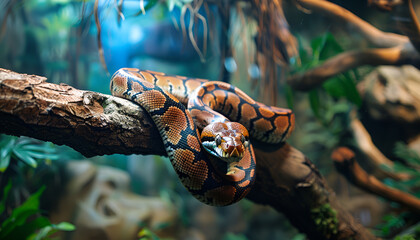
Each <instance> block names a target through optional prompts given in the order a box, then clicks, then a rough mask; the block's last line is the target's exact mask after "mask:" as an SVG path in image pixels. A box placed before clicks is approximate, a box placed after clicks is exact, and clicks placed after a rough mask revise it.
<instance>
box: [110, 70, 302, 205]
mask: <svg viewBox="0 0 420 240" xmlns="http://www.w3.org/2000/svg"><path fill="white" fill-rule="evenodd" d="M111 92H112V94H113V95H114V96H118V97H123V98H126V99H129V100H132V101H134V102H136V103H138V104H140V105H141V106H142V107H143V108H144V109H145V110H146V111H147V112H148V113H149V114H150V116H151V117H152V119H153V121H154V122H155V124H156V126H157V128H158V129H159V132H160V135H161V137H162V139H163V142H164V146H165V149H166V152H167V154H168V156H169V159H170V161H171V163H172V165H173V167H174V169H175V171H176V173H177V174H178V176H179V178H180V180H181V182H182V183H183V185H184V186H185V187H186V188H187V189H188V190H189V191H190V192H191V193H192V195H193V196H194V197H196V198H197V199H198V200H200V201H202V202H204V203H206V204H210V205H214V206H225V205H229V204H232V203H235V202H237V201H239V200H240V199H242V198H243V197H245V196H246V194H247V193H248V192H249V191H250V189H251V186H252V184H253V182H254V179H255V167H256V165H255V156H254V151H253V148H252V145H251V144H250V139H249V138H250V137H251V138H252V139H256V140H258V141H261V142H265V143H280V142H283V141H285V140H286V139H287V138H288V137H289V135H290V134H291V132H292V131H293V129H294V114H293V112H292V111H291V110H290V109H284V108H277V107H271V106H267V105H264V104H262V103H258V102H255V101H254V100H253V99H252V98H250V97H249V96H248V95H246V94H245V93H244V92H242V91H241V90H240V89H238V88H236V87H234V86H232V85H230V84H227V83H224V82H216V81H207V80H203V79H196V78H187V77H181V76H169V75H166V74H164V73H159V72H153V71H142V70H139V69H135V68H123V69H120V70H118V71H117V72H116V73H115V74H114V75H113V76H112V79H111ZM248 130H249V132H248Z"/></svg>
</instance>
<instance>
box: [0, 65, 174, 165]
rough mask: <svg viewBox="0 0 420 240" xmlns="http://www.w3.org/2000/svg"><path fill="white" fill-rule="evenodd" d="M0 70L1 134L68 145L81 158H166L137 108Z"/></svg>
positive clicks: (149, 126) (125, 103)
mask: <svg viewBox="0 0 420 240" xmlns="http://www.w3.org/2000/svg"><path fill="white" fill-rule="evenodd" d="M45 80H46V78H43V77H38V76H33V75H32V76H28V75H24V74H17V73H14V72H11V71H8V70H5V69H0V132H1V133H5V134H10V135H18V136H21V135H25V136H29V137H33V138H37V139H41V140H44V141H50V142H53V143H55V144H59V145H63V144H64V145H67V146H70V147H72V148H74V149H75V150H76V151H79V152H80V153H82V154H83V155H85V156H86V157H90V156H95V155H104V154H114V153H125V154H140V153H141V154H158V155H166V152H165V150H164V148H163V142H162V140H161V139H160V138H159V137H157V136H159V132H158V131H157V130H156V128H154V127H153V126H154V124H153V122H152V120H151V119H150V117H149V116H148V115H147V114H144V112H143V110H142V108H141V107H139V106H138V105H136V104H134V103H131V102H130V101H126V100H123V99H120V98H116V97H113V96H110V95H104V94H100V93H95V92H89V91H82V90H78V89H74V88H73V87H70V86H68V85H56V84H51V83H47V82H45Z"/></svg>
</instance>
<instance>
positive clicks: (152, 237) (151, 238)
mask: <svg viewBox="0 0 420 240" xmlns="http://www.w3.org/2000/svg"><path fill="white" fill-rule="evenodd" d="M137 237H138V238H139V240H159V237H158V236H157V235H156V234H154V233H153V232H152V231H150V230H149V229H147V228H143V229H141V230H140V232H139V233H138V234H137Z"/></svg>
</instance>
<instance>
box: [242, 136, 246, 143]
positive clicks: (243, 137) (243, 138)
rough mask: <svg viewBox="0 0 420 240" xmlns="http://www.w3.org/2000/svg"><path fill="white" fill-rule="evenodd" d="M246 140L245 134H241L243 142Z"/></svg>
mask: <svg viewBox="0 0 420 240" xmlns="http://www.w3.org/2000/svg"><path fill="white" fill-rule="evenodd" d="M245 141H246V139H245V136H244V135H241V142H242V143H244V142H245Z"/></svg>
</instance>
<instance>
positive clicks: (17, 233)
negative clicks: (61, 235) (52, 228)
mask: <svg viewBox="0 0 420 240" xmlns="http://www.w3.org/2000/svg"><path fill="white" fill-rule="evenodd" d="M49 225H51V223H50V220H49V219H48V218H46V217H44V216H39V217H37V218H36V219H34V220H31V221H27V222H25V224H23V225H20V226H17V227H15V228H14V230H13V231H12V232H10V233H9V234H8V235H7V238H8V239H28V240H32V239H34V238H35V236H36V235H37V234H38V233H37V232H36V231H38V230H39V229H43V228H45V227H46V226H49Z"/></svg>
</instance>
